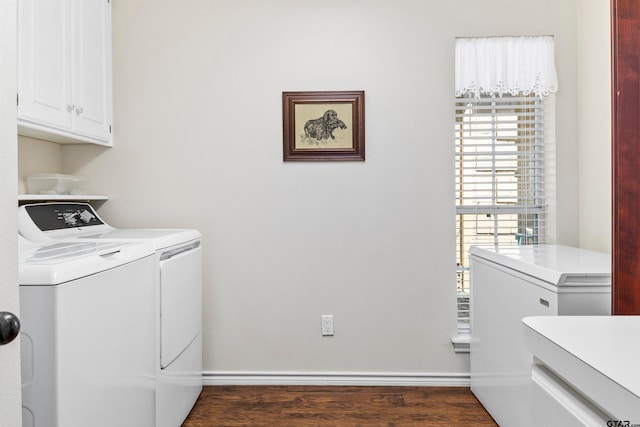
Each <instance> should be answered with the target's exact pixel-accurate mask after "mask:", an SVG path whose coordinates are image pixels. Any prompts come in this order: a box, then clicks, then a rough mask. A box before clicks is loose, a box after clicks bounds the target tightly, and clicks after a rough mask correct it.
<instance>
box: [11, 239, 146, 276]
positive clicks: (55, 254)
mask: <svg viewBox="0 0 640 427" xmlns="http://www.w3.org/2000/svg"><path fill="white" fill-rule="evenodd" d="M154 253H155V252H154V249H153V246H152V245H151V244H149V243H131V242H84V241H73V242H59V243H46V244H42V243H34V242H29V241H27V240H25V239H24V238H20V239H19V256H18V259H19V265H18V271H19V282H20V285H57V284H61V283H65V282H68V281H71V280H75V279H79V278H81V277H85V276H90V275H92V274H96V273H100V272H102V271H106V270H109V269H112V268H115V267H118V266H120V265H124V264H127V263H130V262H133V261H137V260H139V259H142V258H145V257H148V256H151V255H153V254H154Z"/></svg>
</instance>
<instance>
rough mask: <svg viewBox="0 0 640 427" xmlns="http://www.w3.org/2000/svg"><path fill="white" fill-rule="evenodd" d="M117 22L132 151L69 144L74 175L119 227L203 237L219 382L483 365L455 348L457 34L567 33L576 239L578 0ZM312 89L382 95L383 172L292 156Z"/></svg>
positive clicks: (237, 8)
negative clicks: (328, 317)
mask: <svg viewBox="0 0 640 427" xmlns="http://www.w3.org/2000/svg"><path fill="white" fill-rule="evenodd" d="M113 17H114V30H113V33H114V43H113V51H114V85H115V95H114V101H115V111H114V114H115V117H114V129H115V130H114V136H115V146H114V147H113V148H112V149H104V148H100V147H91V146H66V147H64V148H63V168H64V170H65V172H67V173H78V174H82V175H87V176H90V177H91V178H92V179H93V189H94V192H97V193H101V192H104V193H106V194H109V196H110V201H109V202H107V203H106V204H105V205H104V206H103V208H102V209H101V213H102V214H103V215H104V217H106V218H107V219H108V220H109V221H111V222H112V223H113V224H114V225H116V226H121V227H195V228H198V229H200V230H201V231H202V233H203V236H204V238H203V240H204V257H205V260H204V264H205V267H204V280H205V291H204V312H205V324H204V344H205V354H204V358H205V360H204V363H205V371H207V372H209V373H218V374H221V373H242V372H244V373H256V372H271V373H283V372H297V373H301V372H320V373H328V372H339V373H354V372H371V373H409V374H414V375H429V374H438V373H463V372H468V358H467V356H466V355H456V354H454V352H453V349H452V346H451V343H450V337H451V336H452V335H453V334H454V333H455V310H456V308H455V290H454V283H455V268H454V262H453V260H454V256H455V252H454V233H455V230H454V227H455V224H454V214H455V210H454V195H453V189H454V186H453V166H454V158H453V123H454V117H453V65H454V64H453V48H454V39H455V37H457V36H483V35H520V34H553V35H554V36H555V38H556V52H557V55H556V56H557V68H558V73H559V79H560V82H559V84H560V91H559V92H558V94H557V96H556V102H557V107H556V112H557V116H556V120H557V146H558V147H557V163H558V167H559V177H558V183H559V188H558V230H559V236H558V241H559V242H560V243H565V244H574V245H575V244H577V243H578V221H577V220H576V218H577V216H578V191H577V188H578V165H577V160H578V155H577V151H578V144H577V135H576V129H577V113H576V107H577V86H576V73H577V70H576V56H577V51H576V46H577V42H576V34H577V26H576V5H575V0H541V1H535V2H531V1H529V0H484V1H482V2H480V1H477V0H446V1H444V0H442V1H415V0H393V1H392V0H368V1H362V0H325V1H324V2H322V3H319V2H317V1H309V0H271V1H263V0H217V1H204V0H200V1H198V0H189V1H169V0H164V1H159V0H154V1H151V0H135V1H132V0H115V1H114V4H113ZM294 90H365V92H366V155H367V160H366V162H359V163H304V164H300V163H291V162H287V163H283V162H282V107H281V93H282V91H294ZM321 314H333V315H334V316H335V328H336V335H335V336H334V337H330V338H323V337H321V336H320V315H321Z"/></svg>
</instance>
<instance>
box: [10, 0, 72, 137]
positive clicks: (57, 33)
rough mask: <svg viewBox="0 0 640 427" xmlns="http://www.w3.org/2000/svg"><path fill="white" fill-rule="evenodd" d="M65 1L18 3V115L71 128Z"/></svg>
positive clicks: (38, 122) (67, 20)
mask: <svg viewBox="0 0 640 427" xmlns="http://www.w3.org/2000/svg"><path fill="white" fill-rule="evenodd" d="M66 4H67V3H66V0H21V1H19V2H18V93H19V94H20V95H19V96H20V100H19V104H18V118H19V119H20V120H21V121H23V122H28V123H37V124H43V125H47V126H51V127H54V128H59V129H69V128H70V125H71V116H70V115H69V101H70V99H69V95H70V90H69V84H70V81H69V58H70V52H69V43H68V37H69V34H68V28H69V13H68V9H67V6H66Z"/></svg>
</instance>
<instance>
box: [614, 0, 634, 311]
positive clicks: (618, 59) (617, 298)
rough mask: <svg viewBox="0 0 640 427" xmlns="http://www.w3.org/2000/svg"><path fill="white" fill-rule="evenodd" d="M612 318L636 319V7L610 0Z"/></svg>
mask: <svg viewBox="0 0 640 427" xmlns="http://www.w3.org/2000/svg"><path fill="white" fill-rule="evenodd" d="M611 18H612V22H611V28H612V55H613V58H612V59H613V68H612V80H613V88H612V107H613V108H612V114H613V117H612V171H613V177H612V186H613V188H612V197H613V206H612V208H613V212H612V228H613V230H612V233H613V234H612V254H613V255H612V256H613V258H612V281H613V288H612V312H613V314H619V315H624V314H640V74H639V73H640V2H639V1H637V0H612V2H611Z"/></svg>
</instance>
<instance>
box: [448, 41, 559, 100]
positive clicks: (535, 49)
mask: <svg viewBox="0 0 640 427" xmlns="http://www.w3.org/2000/svg"><path fill="white" fill-rule="evenodd" d="M557 90H558V78H557V76H556V67H555V60H554V40H553V37H552V36H520V37H473V38H458V39H456V97H459V96H463V95H473V96H475V97H476V98H479V97H480V94H489V95H498V96H502V95H503V94H505V93H508V94H511V95H529V94H535V95H538V96H542V95H545V96H546V95H549V93H551V92H556V91H557Z"/></svg>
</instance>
